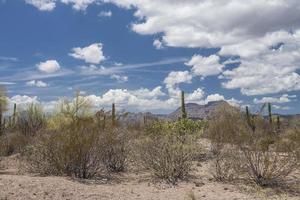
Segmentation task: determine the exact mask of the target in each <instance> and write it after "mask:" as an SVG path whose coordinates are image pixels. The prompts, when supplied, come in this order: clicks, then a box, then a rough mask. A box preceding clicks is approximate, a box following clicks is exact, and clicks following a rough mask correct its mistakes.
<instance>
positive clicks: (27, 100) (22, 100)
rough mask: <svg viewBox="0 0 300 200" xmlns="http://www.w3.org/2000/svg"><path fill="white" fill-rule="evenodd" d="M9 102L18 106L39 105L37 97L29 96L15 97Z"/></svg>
mask: <svg viewBox="0 0 300 200" xmlns="http://www.w3.org/2000/svg"><path fill="white" fill-rule="evenodd" d="M9 102H10V103H11V104H17V105H27V104H31V103H38V102H39V101H38V98H37V96H33V97H30V96H27V95H15V96H13V97H11V98H9Z"/></svg>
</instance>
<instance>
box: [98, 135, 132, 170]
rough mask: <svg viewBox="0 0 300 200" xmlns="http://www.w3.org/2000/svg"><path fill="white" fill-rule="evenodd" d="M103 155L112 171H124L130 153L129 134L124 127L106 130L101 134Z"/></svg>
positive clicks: (104, 161) (104, 162)
mask: <svg viewBox="0 0 300 200" xmlns="http://www.w3.org/2000/svg"><path fill="white" fill-rule="evenodd" d="M100 143H101V147H102V148H101V152H100V153H101V157H102V162H103V164H104V165H105V167H106V169H107V170H108V171H110V172H121V171H124V170H125V168H126V164H127V155H128V147H127V145H128V134H127V132H126V131H125V130H122V129H112V130H110V131H105V132H104V133H103V134H102V136H101V142H100Z"/></svg>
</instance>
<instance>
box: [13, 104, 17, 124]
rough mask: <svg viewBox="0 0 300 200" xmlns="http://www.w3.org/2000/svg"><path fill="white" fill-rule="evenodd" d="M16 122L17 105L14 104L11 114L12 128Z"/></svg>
mask: <svg viewBox="0 0 300 200" xmlns="http://www.w3.org/2000/svg"><path fill="white" fill-rule="evenodd" d="M16 121H17V104H16V103H15V104H14V112H13V126H15V125H16Z"/></svg>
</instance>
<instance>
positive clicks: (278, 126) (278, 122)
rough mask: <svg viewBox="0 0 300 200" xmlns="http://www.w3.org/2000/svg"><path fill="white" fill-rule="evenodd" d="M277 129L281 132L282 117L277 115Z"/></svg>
mask: <svg viewBox="0 0 300 200" xmlns="http://www.w3.org/2000/svg"><path fill="white" fill-rule="evenodd" d="M277 129H278V130H280V117H279V115H277Z"/></svg>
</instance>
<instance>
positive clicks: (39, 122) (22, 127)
mask: <svg viewBox="0 0 300 200" xmlns="http://www.w3.org/2000/svg"><path fill="white" fill-rule="evenodd" d="M16 127H17V130H18V131H19V132H21V133H22V134H23V135H25V136H34V135H35V134H36V133H37V132H39V131H40V130H42V129H43V128H45V127H46V117H45V114H44V111H43V108H42V107H41V106H40V105H37V104H30V105H28V107H27V108H26V109H25V110H24V111H23V112H21V113H20V115H19V116H18V120H17V122H16Z"/></svg>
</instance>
